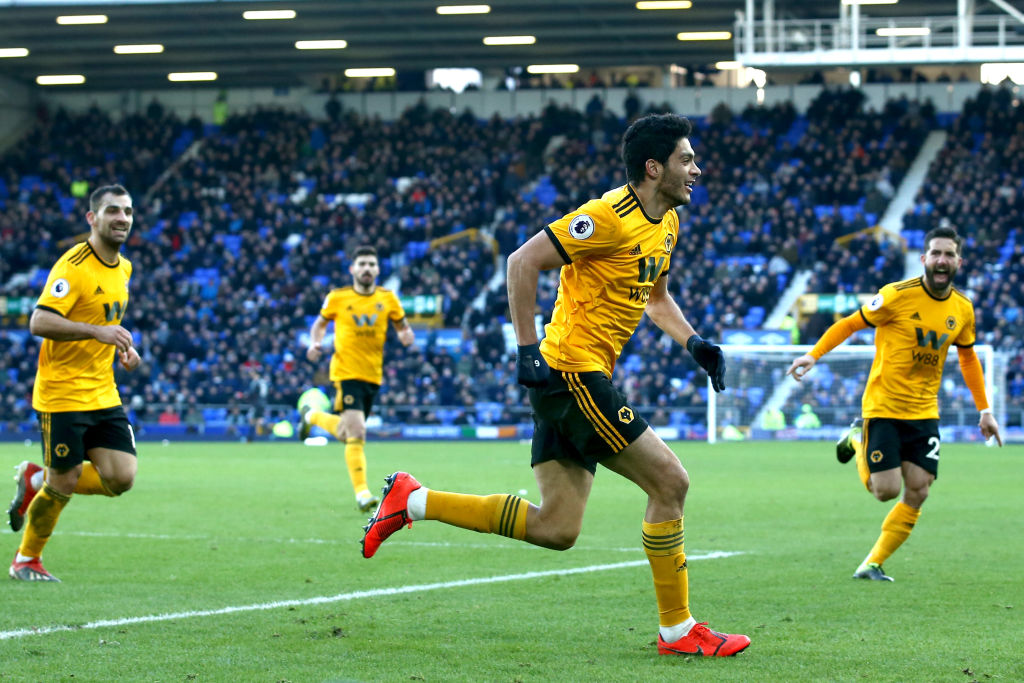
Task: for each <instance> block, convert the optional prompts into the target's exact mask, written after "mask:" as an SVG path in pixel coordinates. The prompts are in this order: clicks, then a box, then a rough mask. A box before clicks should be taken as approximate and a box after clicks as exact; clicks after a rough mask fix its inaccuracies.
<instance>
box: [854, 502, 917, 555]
mask: <svg viewBox="0 0 1024 683" xmlns="http://www.w3.org/2000/svg"><path fill="white" fill-rule="evenodd" d="M920 516H921V511H920V510H919V509H915V508H912V507H910V506H909V505H907V504H906V503H904V502H903V501H900V502H898V503H896V505H895V506H893V508H892V510H890V511H889V514H888V515H886V517H885V521H884V522H882V534H881V535H880V536H879V537H878V540H877V541H875V547H874V548H872V549H871V554H870V555H868V559H867V560H866V561H867V562H875V563H878V564H882V563H883V562H885V561H886V560H888V559H889V556H890V555H892V554H893V553H894V552H896V549H897V548H899V547H900V546H901V545H902V544H903V541H905V540H907V537H908V536H910V532H911V531H913V529H914V524H916V523H917V518H918V517H920Z"/></svg>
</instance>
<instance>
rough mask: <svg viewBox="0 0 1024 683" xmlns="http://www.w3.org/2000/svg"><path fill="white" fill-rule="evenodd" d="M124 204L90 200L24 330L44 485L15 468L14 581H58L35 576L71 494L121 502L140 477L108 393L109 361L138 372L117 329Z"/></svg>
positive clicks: (107, 194) (108, 198) (113, 388)
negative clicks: (81, 234)
mask: <svg viewBox="0 0 1024 683" xmlns="http://www.w3.org/2000/svg"><path fill="white" fill-rule="evenodd" d="M133 216H134V214H133V208H132V198H131V195H129V194H128V191H127V190H126V189H124V188H123V187H121V186H120V185H107V186H104V187H100V188H97V189H96V190H95V191H94V192H93V193H92V195H91V196H90V197H89V211H88V213H86V214H85V218H86V221H88V223H89V228H90V233H89V237H88V239H87V240H86V241H85V242H84V243H82V244H77V245H75V246H74V247H72V248H71V249H69V250H68V251H67V252H65V253H64V255H63V256H61V257H60V259H58V261H57V263H56V264H55V265H54V266H53V268H52V269H51V270H50V275H49V277H48V278H47V280H46V288H45V289H44V291H43V294H42V296H40V297H39V301H38V302H37V303H36V308H35V310H34V311H32V317H31V319H30V320H29V330H30V331H31V332H32V334H34V335H37V336H40V337H43V343H42V346H41V347H40V349H39V368H38V371H37V372H36V381H35V386H34V387H33V389H32V407H33V408H34V409H35V410H36V412H37V414H38V416H39V426H40V429H41V431H42V446H43V464H44V465H45V475H44V474H42V473H41V472H40V468H39V467H38V466H37V465H35V464H33V463H27V462H25V463H22V464H21V465H19V467H18V474H19V476H18V492H17V495H16V496H15V499H14V502H12V503H11V509H10V510H9V511H8V512H9V516H10V521H11V528H13V529H14V530H15V531H17V530H18V529H20V528H21V526H22V525H23V524H24V527H25V530H24V532H23V533H22V537H21V545H20V546H19V547H18V552H17V554H16V555H15V557H14V561H13V562H12V563H11V568H10V572H9V573H10V575H11V578H12V579H17V580H20V581H59V579H57V578H56V577H54V576H53V575H52V574H50V573H49V572H48V571H46V570H45V569H44V568H43V564H42V559H41V558H42V554H43V547H44V546H45V545H46V542H47V541H48V540H49V539H50V535H51V534H52V533H53V529H54V527H55V526H56V525H57V519H58V517H60V514H61V511H62V510H63V509H64V507H65V506H66V505H67V504H68V501H70V500H71V496H72V495H73V494H76V493H78V494H84V495H100V496H119V495H121V494H122V493H124V492H125V491H127V490H128V489H130V488H131V487H132V484H133V483H134V481H135V473H136V470H137V468H138V463H137V459H136V456H135V435H134V433H133V432H132V428H131V425H130V424H129V423H128V418H127V417H126V416H125V412H124V408H122V406H121V397H120V395H119V394H118V391H117V385H116V384H115V383H114V367H113V364H114V360H115V358H116V359H117V360H119V361H120V362H121V365H122V366H123V367H124V368H125V369H126V370H129V371H130V370H134V369H135V368H137V367H138V366H139V363H140V358H139V354H138V352H137V351H136V350H135V348H134V347H133V346H132V335H131V333H130V332H129V331H128V330H126V329H125V328H124V327H122V326H121V321H122V319H123V318H124V313H125V309H126V308H127V307H128V280H129V279H130V278H131V275H132V264H131V263H130V262H129V261H128V259H126V258H125V257H124V256H121V253H120V252H121V245H123V244H124V243H125V240H127V239H128V235H129V234H130V233H131V229H132V221H133Z"/></svg>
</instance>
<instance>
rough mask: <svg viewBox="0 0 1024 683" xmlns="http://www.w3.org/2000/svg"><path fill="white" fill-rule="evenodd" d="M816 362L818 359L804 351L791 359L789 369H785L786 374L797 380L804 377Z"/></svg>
mask: <svg viewBox="0 0 1024 683" xmlns="http://www.w3.org/2000/svg"><path fill="white" fill-rule="evenodd" d="M817 362H818V361H817V360H815V359H814V356H812V355H810V354H809V353H805V354H804V355H802V356H800V357H799V358H797V359H796V360H794V361H793V363H792V364H791V365H790V366H789V370H786V374H787V375H791V376H792V377H793V379H795V380H796V381H797V382H799V381H800V380H802V379H803V378H804V375H806V374H807V373H808V372H810V370H811V368H813V367H814V364H815V363H817Z"/></svg>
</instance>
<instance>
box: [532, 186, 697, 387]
mask: <svg viewBox="0 0 1024 683" xmlns="http://www.w3.org/2000/svg"><path fill="white" fill-rule="evenodd" d="M544 230H545V232H546V233H547V234H548V237H550V238H551V241H552V242H554V245H555V248H556V249H557V250H558V253H559V254H560V255H561V256H562V258H563V259H564V260H565V262H566V264H567V265H565V266H563V267H562V272H561V274H560V276H559V283H558V298H557V299H556V301H555V310H554V311H553V312H552V314H551V322H550V323H548V324H547V326H546V327H545V328H544V333H545V336H544V340H543V341H542V342H541V345H540V349H541V353H543V354H544V358H545V360H547V362H548V365H550V366H551V367H552V368H556V369H558V370H563V371H566V372H590V371H596V370H600V371H601V372H603V373H604V374H605V375H607V376H608V377H611V376H612V372H613V371H614V369H615V362H616V360H618V357H619V354H620V353H621V352H622V347H623V346H624V345H625V343H626V342H627V341H628V340H629V338H630V336H631V335H632V334H633V332H634V331H635V330H636V326H637V325H638V324H639V323H640V318H641V316H643V314H644V309H646V308H647V300H648V299H649V298H650V294H651V288H652V287H654V283H655V282H657V281H658V278H659V277H661V276H662V275H664V274H666V273H667V272H668V267H669V261H670V258H671V255H672V250H673V249H674V248H675V245H676V240H677V239H678V238H679V216H678V215H677V214H676V212H675V210H674V209H673V210H670V211H669V212H668V213H666V214H665V215H664V216H662V218H661V219H659V220H655V219H652V218H651V217H650V216H648V215H647V214H646V212H645V211H644V208H643V206H641V204H640V200H639V198H637V196H636V193H635V192H634V191H633V188H632V187H630V186H629V185H624V186H622V187H619V188H617V189H614V190H611V191H609V192H606V193H605V194H604V196H602V197H601V198H600V199H592V200H590V201H589V202H587V203H586V204H584V205H583V206H581V207H580V208H579V209H577V210H576V211H573V212H572V213H569V214H567V215H565V216H564V217H562V218H560V219H559V220H557V221H555V222H554V223H552V224H551V225H549V226H548V227H546V228H545V229H544Z"/></svg>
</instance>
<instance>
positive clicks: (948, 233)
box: [924, 227, 964, 256]
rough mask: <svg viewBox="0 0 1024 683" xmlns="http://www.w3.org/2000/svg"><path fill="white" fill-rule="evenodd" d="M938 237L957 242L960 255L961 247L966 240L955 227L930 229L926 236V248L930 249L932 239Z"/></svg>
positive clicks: (957, 253) (957, 250)
mask: <svg viewBox="0 0 1024 683" xmlns="http://www.w3.org/2000/svg"><path fill="white" fill-rule="evenodd" d="M936 237H938V238H940V239H950V240H953V241H954V242H956V255H957V256H960V254H961V248H962V247H963V244H964V240H963V238H962V237H960V235H958V234H956V229H955V228H945V227H943V228H932V229H931V230H929V231H928V234H927V235H925V236H924V249H925V251H928V248H929V245H930V244H931V243H932V240H933V239H935V238H936Z"/></svg>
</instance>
